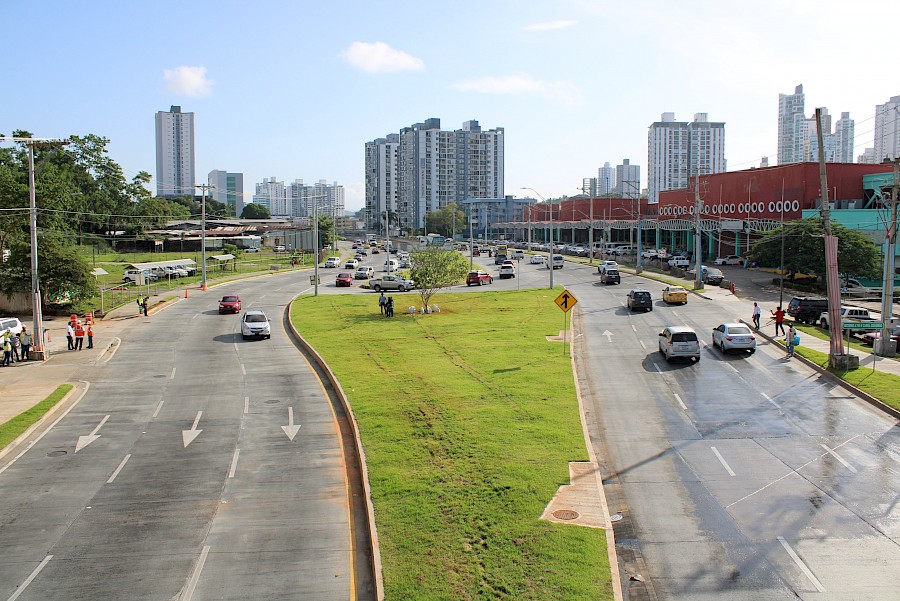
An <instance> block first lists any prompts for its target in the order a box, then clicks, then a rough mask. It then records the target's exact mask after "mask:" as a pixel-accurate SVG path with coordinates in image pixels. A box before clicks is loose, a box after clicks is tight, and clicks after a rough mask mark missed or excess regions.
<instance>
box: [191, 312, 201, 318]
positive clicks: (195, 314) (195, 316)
mask: <svg viewBox="0 0 900 601" xmlns="http://www.w3.org/2000/svg"><path fill="white" fill-rule="evenodd" d="M198 315H200V314H199V313H194V316H193V317H191V319H197V316H198Z"/></svg>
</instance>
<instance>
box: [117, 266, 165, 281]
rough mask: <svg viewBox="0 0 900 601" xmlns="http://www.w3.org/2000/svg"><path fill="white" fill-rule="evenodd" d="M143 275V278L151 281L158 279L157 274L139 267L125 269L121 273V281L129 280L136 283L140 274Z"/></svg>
mask: <svg viewBox="0 0 900 601" xmlns="http://www.w3.org/2000/svg"><path fill="white" fill-rule="evenodd" d="M141 274H143V275H144V279H145V280H150V281H151V282H155V281H156V280H158V279H159V276H158V275H156V274H155V273H153V272H152V271H148V270H146V269H145V270H143V271H142V270H140V269H126V270H125V273H124V274H123V275H122V281H123V282H131V283H132V284H134V283H137V281H138V278H139V277H140V275H141Z"/></svg>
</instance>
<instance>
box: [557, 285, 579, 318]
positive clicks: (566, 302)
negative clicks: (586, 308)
mask: <svg viewBox="0 0 900 601" xmlns="http://www.w3.org/2000/svg"><path fill="white" fill-rule="evenodd" d="M553 302H554V303H556V305H557V306H558V307H559V308H560V309H562V310H563V313H568V312H569V309H571V308H572V307H574V306H575V303H577V302H578V299H577V298H575V297H574V296H572V293H571V292H569V291H568V290H563V291H562V293H561V294H560V295H559V296H557V297H556V300H554V301H553Z"/></svg>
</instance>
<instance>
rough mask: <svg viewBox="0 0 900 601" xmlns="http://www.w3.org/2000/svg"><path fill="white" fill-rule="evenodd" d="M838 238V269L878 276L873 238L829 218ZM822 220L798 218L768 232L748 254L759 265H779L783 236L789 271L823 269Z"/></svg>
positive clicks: (810, 271)
mask: <svg viewBox="0 0 900 601" xmlns="http://www.w3.org/2000/svg"><path fill="white" fill-rule="evenodd" d="M831 228H832V231H833V233H834V235H835V236H837V238H838V268H839V269H840V271H841V273H845V274H852V275H857V276H862V277H877V276H878V274H879V273H880V272H881V266H880V261H881V252H880V251H879V250H878V247H877V246H875V243H874V242H872V240H871V239H870V238H869V237H868V236H866V235H865V234H863V233H862V232H859V231H857V230H851V229H848V228H846V227H844V226H843V225H841V224H839V223H835V222H832V225H831ZM824 234H825V233H824V229H823V227H822V220H821V219H820V218H818V217H810V218H807V219H799V220H797V221H792V222H790V223H785V224H784V231H783V232H782V229H781V228H779V229H777V230H775V231H772V232H768V233H767V234H766V235H765V236H763V237H762V238H761V239H760V240H759V241H758V242H756V243H755V244H754V245H753V247H752V248H751V249H750V252H749V253H748V254H747V258H748V259H750V260H751V261H759V262H760V264H762V265H769V266H779V265H781V241H782V237H783V239H784V268H785V269H786V270H787V271H790V272H794V273H797V272H800V273H815V274H824V273H825V241H824V240H823V236H824Z"/></svg>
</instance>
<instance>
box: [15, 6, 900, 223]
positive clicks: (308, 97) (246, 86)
mask: <svg viewBox="0 0 900 601" xmlns="http://www.w3.org/2000/svg"><path fill="white" fill-rule="evenodd" d="M49 4H50V5H52V10H47V6H46V4H45V5H41V6H36V5H28V4H22V3H12V4H6V5H4V6H3V7H0V17H2V18H3V19H4V21H5V22H9V23H28V22H39V23H40V24H41V31H42V33H44V34H45V36H44V38H43V40H42V43H41V44H38V45H36V46H35V48H33V49H32V50H31V51H30V55H29V61H27V62H24V61H21V60H18V59H17V58H16V57H15V56H14V55H12V54H9V53H7V55H5V56H4V58H2V59H0V61H3V63H2V64H3V71H4V73H5V74H6V78H7V79H8V80H9V81H14V82H16V90H17V92H16V93H14V94H7V95H4V97H3V98H2V99H0V132H2V133H4V134H6V135H10V134H11V133H12V131H13V130H15V129H24V130H27V131H30V132H32V133H33V134H34V135H36V136H39V137H67V136H70V135H85V134H88V133H94V134H97V135H100V136H104V137H106V138H109V139H110V144H109V151H110V156H111V157H112V158H113V159H114V160H116V161H117V162H118V163H119V164H120V165H121V166H122V168H123V171H124V173H125V175H126V177H128V178H131V177H133V176H134V175H136V174H137V172H138V171H147V172H149V173H151V174H152V175H153V176H154V178H155V176H156V169H155V157H154V123H153V115H154V114H155V113H157V112H159V111H165V110H166V109H167V108H168V107H169V106H181V107H182V110H183V111H185V112H190V113H194V115H195V136H196V140H195V151H196V170H195V179H196V180H197V181H196V182H195V183H197V184H202V183H205V181H202V180H205V177H204V174H207V173H209V172H210V171H213V170H226V171H228V172H238V173H243V174H244V180H245V182H244V183H245V186H249V185H251V183H252V182H258V181H261V180H262V179H263V178H265V177H268V176H270V175H271V174H273V173H298V174H309V175H312V176H315V177H321V178H325V179H327V180H328V181H340V182H342V183H343V184H344V185H345V186H346V191H347V192H346V194H347V197H346V203H347V207H348V209H351V210H358V209H360V208H362V207H363V206H364V199H365V191H364V181H365V173H364V171H365V161H364V156H363V152H362V150H361V148H362V145H363V144H365V142H366V141H370V140H373V139H376V138H378V137H379V136H383V135H385V132H390V131H396V128H397V126H398V124H407V123H413V122H416V121H417V120H420V119H422V118H424V117H428V116H432V115H434V116H439V117H440V118H441V119H442V120H443V121H444V122H446V123H452V124H458V123H462V122H465V121H468V120H472V119H477V120H479V121H480V122H482V123H486V124H491V126H493V125H495V124H496V125H501V126H503V127H504V128H505V130H506V132H507V137H508V140H507V143H506V157H505V161H506V180H505V182H504V184H505V189H506V190H507V191H508V193H511V194H517V195H521V191H520V188H522V187H524V186H527V187H533V188H535V189H537V190H538V191H540V193H541V194H542V195H543V196H545V197H560V196H564V195H568V196H572V195H576V194H578V193H579V184H580V182H582V179H583V178H584V177H585V175H587V174H594V173H597V169H598V167H599V166H601V165H603V164H604V162H605V161H607V160H610V159H613V158H615V157H629V158H630V159H631V161H632V162H633V163H634V164H636V165H641V164H643V165H645V166H646V163H645V161H646V159H645V158H644V157H646V156H647V151H648V149H647V132H648V127H649V125H650V124H651V123H652V122H653V121H654V120H655V119H656V118H657V116H658V115H660V113H662V112H669V111H671V112H674V113H675V114H676V115H679V116H681V117H682V118H684V117H685V116H690V115H692V114H694V113H695V112H697V111H703V112H707V113H708V114H709V115H711V116H713V117H714V118H715V119H716V120H718V121H722V122H725V123H727V124H728V145H727V149H726V152H727V154H726V157H725V158H726V159H727V164H728V168H729V169H731V170H740V169H746V168H750V167H755V166H757V165H759V164H760V159H761V157H763V156H767V157H769V164H772V165H774V164H776V156H777V115H778V102H777V99H778V94H780V93H784V92H785V91H787V90H792V89H793V88H794V86H795V85H796V84H797V83H799V82H802V83H803V84H804V90H805V93H806V103H807V106H810V107H815V106H827V107H831V108H832V110H833V111H834V114H835V115H840V114H842V112H848V113H849V114H850V116H851V117H852V118H853V119H854V121H855V132H854V139H853V150H852V152H851V154H852V156H854V157H856V156H859V155H862V154H864V151H865V149H866V148H870V147H873V146H874V134H873V130H874V127H875V110H876V106H879V105H883V104H884V103H886V102H887V101H888V99H891V98H894V97H896V96H897V94H898V92H900V89H898V86H897V85H896V83H895V82H893V81H890V78H886V77H884V76H883V73H882V70H881V69H880V68H879V67H878V66H876V65H874V64H873V63H872V61H870V60H866V59H865V58H864V56H880V55H889V53H890V50H891V49H892V48H891V46H890V40H889V39H888V38H887V36H877V37H875V38H874V39H872V40H867V42H866V46H865V53H862V52H861V46H860V43H861V42H860V40H858V39H856V38H854V36H811V37H810V38H809V39H806V40H804V43H803V44H786V43H785V40H791V39H794V38H795V37H796V35H797V32H798V31H800V30H803V31H832V30H835V31H836V30H840V31H847V30H848V28H849V30H851V31H864V30H866V29H867V28H869V27H871V21H870V15H871V14H882V15H887V14H891V13H893V12H896V10H897V9H896V8H895V7H894V5H893V4H892V3H889V2H881V1H878V0H876V1H875V2H873V3H872V5H871V6H869V7H867V10H866V11H851V10H847V9H846V6H845V5H843V4H841V3H838V2H836V1H831V2H823V3H817V4H816V5H812V4H810V3H805V2H799V3H791V4H790V5H784V4H782V3H778V2H775V1H774V0H771V1H768V2H761V3H758V4H757V5H755V6H754V7H753V8H752V9H751V8H749V7H747V8H740V9H737V10H736V9H735V8H734V7H729V6H725V5H710V4H708V3H703V2H696V1H695V2H690V1H689V2H686V3H682V4H679V5H677V6H673V5H671V4H670V3H663V2H648V3H645V4H642V5H619V4H603V3H588V2H584V1H582V0H564V1H561V2H535V3H529V4H527V5H521V4H514V3H512V2H511V1H509V0H502V1H497V2H494V3H475V2H463V5H462V6H461V8H463V9H464V10H462V11H459V14H454V15H448V16H447V17H446V18H445V19H443V20H442V22H441V26H440V28H438V29H435V28H432V27H423V26H422V23H421V21H420V18H419V15H420V12H421V7H420V5H418V4H415V3H412V2H407V1H402V0H401V1H399V2H397V3H394V4H392V5H391V7H390V8H385V7H376V6H366V5H361V6H359V7H355V8H354V10H353V11H352V12H351V13H347V11H343V10H340V9H339V8H337V7H331V6H324V5H319V4H317V3H309V2H300V3H289V2H279V1H275V2H273V3H271V4H268V5H266V8H265V13H264V16H265V17H266V19H268V20H271V21H273V22H276V23H299V22H312V23H316V26H315V27H311V28H310V29H309V32H308V35H305V36H304V38H303V39H302V40H297V39H293V38H290V37H289V36H275V35H272V33H271V31H268V30H267V29H266V28H246V30H243V31H240V33H239V34H235V35H239V36H240V37H239V38H235V37H234V36H226V38H225V39H223V38H221V37H220V36H215V35H202V31H201V35H197V36H189V37H186V38H184V39H182V40H180V41H179V43H178V44H172V45H163V44H159V43H158V32H160V31H165V29H166V27H167V22H168V21H169V19H171V15H172V14H178V15H179V19H183V20H184V21H185V22H188V21H190V22H196V23H202V24H203V30H208V31H236V30H235V25H236V24H237V23H239V22H241V21H242V20H252V19H253V18H255V17H257V16H263V15H262V14H258V13H257V12H256V11H255V10H254V9H251V8H245V7H238V8H235V9H234V10H231V9H229V10H218V9H215V10H214V8H215V7H218V5H213V4H212V3H209V2H197V3H192V4H190V5H184V4H175V3H169V2H167V1H163V2H162V4H160V6H159V10H154V11H146V12H141V13H138V12H137V11H138V8H137V7H131V6H128V5H120V4H118V3H113V2H108V1H107V2H104V1H101V2H99V3H97V4H96V5H94V6H93V7H92V9H91V10H89V11H83V10H79V9H78V8H76V7H74V6H72V5H70V4H67V3H62V2H54V1H51V2H50V3H49ZM813 7H815V9H813ZM687 17H690V20H691V23H692V24H693V25H692V27H693V28H694V30H695V31H698V32H706V33H700V34H698V35H699V36H700V37H699V38H698V39H696V40H692V39H688V38H685V36H684V35H683V33H684V32H683V28H681V27H677V26H673V24H674V23H681V22H684V19H685V18H687ZM137 23H140V27H137V26H135V24H137ZM611 23H615V27H612V26H610V24H611ZM73 30H77V31H79V32H81V34H80V35H79V36H76V37H72V36H71V35H67V32H70V31H73ZM465 36H477V38H478V39H479V44H477V45H467V44H462V43H460V42H459V40H461V39H463V38H464V37H465ZM98 41H102V49H101V50H98V49H97V48H98V46H97V43H98ZM697 44H702V46H703V56H704V64H703V67H702V68H701V69H694V68H693V65H694V64H696V60H695V58H696V52H697V51H696V45H697ZM148 48H152V49H153V50H152V51H148V50H147V49H148ZM611 48H616V49H617V51H618V52H621V53H622V55H623V56H624V57H625V58H626V60H621V61H612V60H606V59H604V58H603V57H608V56H609V53H610V49H611ZM86 57H90V61H91V65H92V66H91V68H90V69H87V70H86V69H83V68H80V67H79V66H80V65H83V63H84V61H85V60H86ZM598 60H602V61H604V65H605V67H604V69H605V70H604V78H602V80H601V79H599V78H589V77H585V76H584V74H585V73H588V72H590V69H592V68H594V65H595V64H596V62H597V61H598ZM836 73H837V74H840V76H838V77H836V76H835V74H836ZM849 79H855V80H862V81H866V82H867V85H866V86H851V85H847V80H849ZM262 80H267V81H273V82H277V85H272V86H267V87H266V88H262V87H260V85H259V83H260V81H262ZM610 81H616V82H617V85H616V86H614V87H610V86H609V85H608V82H610ZM319 89H321V90H328V91H327V92H324V91H323V92H321V93H318V92H317V90H319ZM616 160H618V159H616ZM646 186H647V181H646V179H645V180H644V181H643V182H642V183H641V187H646ZM149 188H150V190H151V191H155V190H156V182H155V179H154V182H152V183H151V184H150V186H149ZM252 193H253V190H252V189H248V188H247V187H245V189H244V195H245V197H244V200H245V201H246V200H248V198H249V196H251V195H252Z"/></svg>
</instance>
